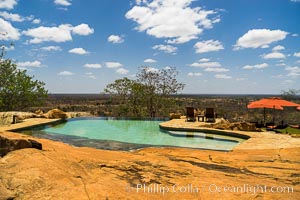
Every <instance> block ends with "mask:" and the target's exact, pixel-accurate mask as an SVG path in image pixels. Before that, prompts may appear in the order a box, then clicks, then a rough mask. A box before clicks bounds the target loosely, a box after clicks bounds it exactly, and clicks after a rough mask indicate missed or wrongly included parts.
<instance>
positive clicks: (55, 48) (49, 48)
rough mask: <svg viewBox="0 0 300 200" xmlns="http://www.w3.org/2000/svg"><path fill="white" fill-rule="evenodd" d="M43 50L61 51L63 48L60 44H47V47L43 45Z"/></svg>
mask: <svg viewBox="0 0 300 200" xmlns="http://www.w3.org/2000/svg"><path fill="white" fill-rule="evenodd" d="M41 50H44V51H61V50H62V49H61V48H60V47H59V46H47V47H42V48H41Z"/></svg>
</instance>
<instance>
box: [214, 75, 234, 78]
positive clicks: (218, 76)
mask: <svg viewBox="0 0 300 200" xmlns="http://www.w3.org/2000/svg"><path fill="white" fill-rule="evenodd" d="M215 78H218V79H231V78H232V77H231V76H228V75H226V74H216V75H215Z"/></svg>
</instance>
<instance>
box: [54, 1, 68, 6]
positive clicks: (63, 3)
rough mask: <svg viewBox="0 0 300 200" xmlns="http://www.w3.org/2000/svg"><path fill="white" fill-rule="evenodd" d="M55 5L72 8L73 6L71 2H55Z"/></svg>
mask: <svg viewBox="0 0 300 200" xmlns="http://www.w3.org/2000/svg"><path fill="white" fill-rule="evenodd" d="M54 3H55V4H56V5H59V6H70V5H72V4H71V2H70V0H54Z"/></svg>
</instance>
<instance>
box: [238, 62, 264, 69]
mask: <svg viewBox="0 0 300 200" xmlns="http://www.w3.org/2000/svg"><path fill="white" fill-rule="evenodd" d="M268 66H269V65H268V64H267V63H262V64H257V65H245V66H244V67H243V69H263V68H266V67H268Z"/></svg>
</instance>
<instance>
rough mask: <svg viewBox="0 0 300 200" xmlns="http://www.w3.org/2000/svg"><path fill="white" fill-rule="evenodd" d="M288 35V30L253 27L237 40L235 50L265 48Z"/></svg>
mask: <svg viewBox="0 0 300 200" xmlns="http://www.w3.org/2000/svg"><path fill="white" fill-rule="evenodd" d="M287 35H288V32H285V31H282V30H279V29H278V30H270V29H252V30H249V31H248V32H247V33H246V34H244V35H243V36H242V37H240V38H239V39H238V40H237V42H236V45H235V47H234V50H239V49H241V48H255V49H256V48H264V47H267V46H268V45H269V44H271V43H273V42H277V41H280V40H283V39H285V37H286V36H287ZM266 45H267V46H266Z"/></svg>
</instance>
